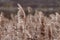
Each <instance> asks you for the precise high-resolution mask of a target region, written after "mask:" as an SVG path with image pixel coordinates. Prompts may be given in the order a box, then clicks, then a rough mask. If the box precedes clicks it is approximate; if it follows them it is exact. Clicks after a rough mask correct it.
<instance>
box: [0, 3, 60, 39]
mask: <svg viewBox="0 0 60 40" xmlns="http://www.w3.org/2000/svg"><path fill="white" fill-rule="evenodd" d="M18 10H19V11H18V13H17V15H15V16H13V14H11V18H12V19H11V20H9V19H8V18H5V17H4V15H3V14H4V13H3V12H1V14H0V40H60V15H59V13H57V12H56V14H55V15H54V14H51V15H49V17H46V16H44V14H43V12H41V11H37V10H35V13H34V15H32V14H30V13H32V8H30V7H28V9H27V10H28V16H26V13H25V12H24V9H23V8H22V7H21V5H20V4H18Z"/></svg>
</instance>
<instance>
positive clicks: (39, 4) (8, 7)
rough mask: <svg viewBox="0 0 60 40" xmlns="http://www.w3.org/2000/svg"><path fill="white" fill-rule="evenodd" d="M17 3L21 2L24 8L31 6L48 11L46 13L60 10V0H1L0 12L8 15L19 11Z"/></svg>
mask: <svg viewBox="0 0 60 40" xmlns="http://www.w3.org/2000/svg"><path fill="white" fill-rule="evenodd" d="M17 3H19V4H21V5H22V7H23V8H26V7H28V6H30V7H32V8H37V9H39V10H42V11H47V12H46V13H48V12H51V11H52V12H55V11H58V12H60V0H0V12H1V11H3V12H4V13H5V15H6V14H7V16H9V14H11V13H14V14H15V13H17V11H18V9H17ZM49 14H50V13H49Z"/></svg>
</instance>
